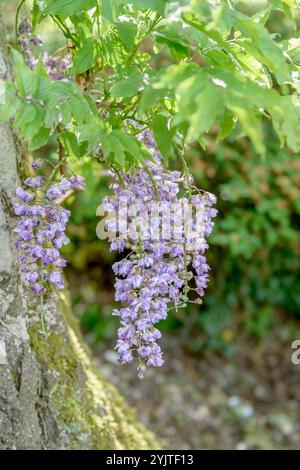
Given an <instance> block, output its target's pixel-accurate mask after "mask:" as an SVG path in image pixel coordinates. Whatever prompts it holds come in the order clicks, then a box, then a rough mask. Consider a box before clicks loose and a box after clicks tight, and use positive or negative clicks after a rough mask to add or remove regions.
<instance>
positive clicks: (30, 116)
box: [14, 103, 37, 129]
mask: <svg viewBox="0 0 300 470" xmlns="http://www.w3.org/2000/svg"><path fill="white" fill-rule="evenodd" d="M36 108H37V106H36V105H34V104H32V103H23V104H22V106H21V107H20V108H19V110H18V112H17V115H16V119H15V122H14V125H15V127H17V128H19V129H21V128H22V127H24V126H25V125H26V124H29V123H30V122H32V121H33V120H34V118H35V116H36Z"/></svg>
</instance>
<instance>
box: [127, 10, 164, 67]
mask: <svg viewBox="0 0 300 470" xmlns="http://www.w3.org/2000/svg"><path fill="white" fill-rule="evenodd" d="M160 20H161V17H160V15H156V17H155V18H154V20H153V21H152V23H150V26H149V28H148V29H147V31H146V32H145V33H144V34H143V36H142V37H141V39H140V40H139V42H138V43H137V44H136V46H135V47H134V48H133V51H132V52H131V54H130V56H129V57H128V59H127V61H126V63H125V65H126V66H128V65H130V64H131V62H132V61H133V59H134V57H135V55H136V53H137V51H138V50H139V47H140V45H141V43H142V41H143V40H144V38H145V37H146V36H148V34H150V33H152V31H153V29H154V28H155V26H156V25H157V23H158V22H159V21H160Z"/></svg>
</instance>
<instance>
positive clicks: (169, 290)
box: [104, 131, 217, 378]
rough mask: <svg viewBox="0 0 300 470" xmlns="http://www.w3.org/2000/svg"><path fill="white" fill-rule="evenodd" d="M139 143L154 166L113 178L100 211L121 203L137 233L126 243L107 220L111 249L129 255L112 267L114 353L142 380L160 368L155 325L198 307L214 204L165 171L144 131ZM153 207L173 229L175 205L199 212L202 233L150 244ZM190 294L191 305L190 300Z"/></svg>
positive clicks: (116, 207) (213, 199) (176, 174)
mask: <svg viewBox="0 0 300 470" xmlns="http://www.w3.org/2000/svg"><path fill="white" fill-rule="evenodd" d="M140 139H141V140H142V141H143V142H144V143H145V144H146V146H147V147H148V149H149V150H150V153H151V154H152V159H153V161H147V162H146V163H147V169H145V168H136V170H135V172H134V173H132V174H127V173H126V174H125V173H124V174H122V179H123V184H121V183H120V181H119V179H117V178H115V180H114V182H113V183H112V185H111V189H112V191H113V194H112V196H111V197H108V198H106V199H105V200H104V207H105V209H106V210H107V211H108V212H109V213H113V212H114V211H118V210H119V209H120V207H121V206H122V207H123V206H124V200H126V201H127V203H128V205H129V206H130V205H131V204H134V206H135V214H134V216H131V218H130V221H131V223H132V222H133V221H134V222H135V226H136V229H137V237H136V239H135V240H134V239H133V240H132V239H129V237H128V232H127V233H125V234H124V233H123V234H122V233H121V232H122V227H121V226H120V225H121V224H120V223H119V226H118V227H116V220H115V218H109V217H108V220H107V222H106V225H107V229H108V230H110V231H114V230H115V229H116V228H117V229H118V232H119V236H118V237H113V238H111V239H110V249H111V250H115V251H118V252H123V251H124V250H129V253H128V254H127V256H126V257H125V258H124V259H123V260H121V261H118V262H116V263H115V264H114V265H113V270H114V272H115V274H116V276H117V279H116V283H115V298H116V300H117V301H120V302H122V303H123V304H125V306H124V307H123V308H119V309H115V310H114V312H113V314H114V315H116V316H118V317H120V320H121V327H120V328H119V330H118V341H117V346H116V349H117V351H118V353H119V360H120V362H121V363H122V364H125V363H131V362H132V361H133V359H134V357H137V358H138V361H139V365H138V375H139V377H140V378H142V377H143V376H144V373H145V370H146V369H147V368H148V367H150V366H154V367H160V366H162V365H163V363H164V360H163V358H162V351H161V348H160V346H159V345H158V340H159V339H160V337H161V333H160V331H159V330H158V329H157V328H156V327H155V325H156V324H157V323H158V322H160V321H161V320H164V319H166V317H167V313H168V310H169V309H171V308H175V309H178V308H180V307H184V306H186V304H187V302H191V301H192V302H196V303H201V300H200V298H201V297H202V296H203V295H204V291H205V288H206V287H207V282H208V271H209V266H208V264H207V262H206V258H205V256H204V252H205V251H206V249H207V248H208V244H207V242H206V240H205V237H207V236H208V235H209V234H210V233H211V231H212V228H213V222H212V218H213V217H215V216H216V214H217V211H216V209H214V208H213V207H212V206H213V205H214V204H215V203H216V197H215V196H214V195H212V194H210V193H207V192H199V191H198V192H196V194H195V191H194V190H192V189H191V184H192V178H191V177H188V181H187V178H186V176H185V177H184V176H182V174H181V173H180V172H178V171H169V170H166V169H165V168H164V166H163V165H162V160H161V156H160V154H159V152H158V150H157V147H156V145H155V142H154V139H153V137H152V134H151V133H150V132H149V131H144V132H142V133H141V135H140ZM187 188H189V190H188V191H187ZM182 189H183V192H182ZM153 202H155V203H156V204H157V203H158V205H159V206H160V207H161V208H162V214H161V217H162V218H163V217H164V216H165V215H167V216H168V217H169V216H170V214H171V222H172V223H173V226H174V227H175V229H176V226H177V225H178V224H177V222H180V221H181V220H182V217H181V220H180V221H179V220H178V221H177V218H179V212H180V211H175V212H174V210H173V211H172V207H174V204H175V207H177V208H178V207H179V208H180V207H181V206H182V204H184V203H190V204H191V205H192V206H193V207H198V208H199V207H201V209H202V214H203V216H202V219H201V220H202V223H201V227H198V231H197V230H196V231H195V230H193V231H192V232H191V233H188V234H186V233H184V231H183V233H182V235H181V236H178V234H177V236H176V237H175V238H174V237H171V238H169V239H168V238H167V239H166V238H165V237H163V234H161V233H160V234H159V236H158V237H156V238H155V239H153V237H151V233H149V230H151V227H149V226H148V225H147V224H145V223H144V221H145V216H146V214H145V211H147V207H150V206H151V203H153ZM194 228H195V227H194ZM191 292H194V297H195V296H196V300H191V298H190V293H191Z"/></svg>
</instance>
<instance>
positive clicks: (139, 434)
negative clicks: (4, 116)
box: [0, 18, 158, 450]
mask: <svg viewBox="0 0 300 470" xmlns="http://www.w3.org/2000/svg"><path fill="white" fill-rule="evenodd" d="M9 76H10V73H9V62H8V59H7V51H6V46H5V37H4V28H3V23H2V22H1V18H0V92H1V81H3V80H5V79H7V78H9ZM0 99H1V95H0ZM19 175H20V158H19V151H18V146H17V143H16V141H15V138H14V136H13V134H12V131H11V129H10V127H9V125H8V124H0V449H36V450H37V449H130V450H132V449H146V448H150V449H151V448H153V449H154V448H158V445H157V443H156V441H155V439H154V438H153V436H152V434H151V433H149V432H148V431H146V430H145V429H144V428H143V427H142V426H140V425H139V424H138V423H137V422H136V420H135V416H134V413H133V411H132V410H131V409H130V408H128V407H127V405H126V404H125V403H124V401H123V399H122V398H121V397H120V396H119V394H118V392H117V391H116V390H115V389H114V387H112V386H111V385H109V384H108V383H107V382H106V381H105V380H103V379H102V377H101V376H100V375H99V374H98V372H97V371H96V370H95V367H94V366H93V364H92V362H91V359H90V355H89V352H88V351H87V350H86V347H85V346H84V345H83V344H82V342H81V339H80V334H79V332H78V329H77V328H76V322H75V319H74V318H73V317H72V313H71V312H70V308H69V304H68V299H67V296H66V295H64V297H63V298H61V299H60V300H59V301H55V300H53V299H52V300H51V299H48V300H46V303H45V305H44V312H45V317H46V319H47V324H48V328H49V336H47V337H45V335H43V334H42V331H41V321H40V306H39V305H38V304H37V303H36V300H34V299H30V298H28V295H29V294H28V288H26V287H25V286H24V285H23V284H22V281H21V278H20V275H19V271H18V263H17V253H16V249H15V247H14V237H13V234H12V227H13V225H14V224H15V222H16V220H15V218H14V216H13V212H12V210H11V205H12V204H13V202H14V200H15V189H16V187H17V185H18V184H19ZM25 294H26V296H25Z"/></svg>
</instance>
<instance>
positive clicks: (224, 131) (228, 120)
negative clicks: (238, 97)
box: [218, 109, 236, 141]
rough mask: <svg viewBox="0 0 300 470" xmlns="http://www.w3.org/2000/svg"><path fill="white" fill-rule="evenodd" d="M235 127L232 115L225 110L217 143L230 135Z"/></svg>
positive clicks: (234, 119)
mask: <svg viewBox="0 0 300 470" xmlns="http://www.w3.org/2000/svg"><path fill="white" fill-rule="evenodd" d="M235 125H236V118H235V117H234V115H233V114H232V113H231V112H230V111H228V110H227V109H226V110H225V112H224V116H223V119H221V122H220V131H219V134H218V141H220V140H222V139H225V137H227V136H228V135H230V134H231V132H232V131H233V129H234V128H235Z"/></svg>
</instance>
